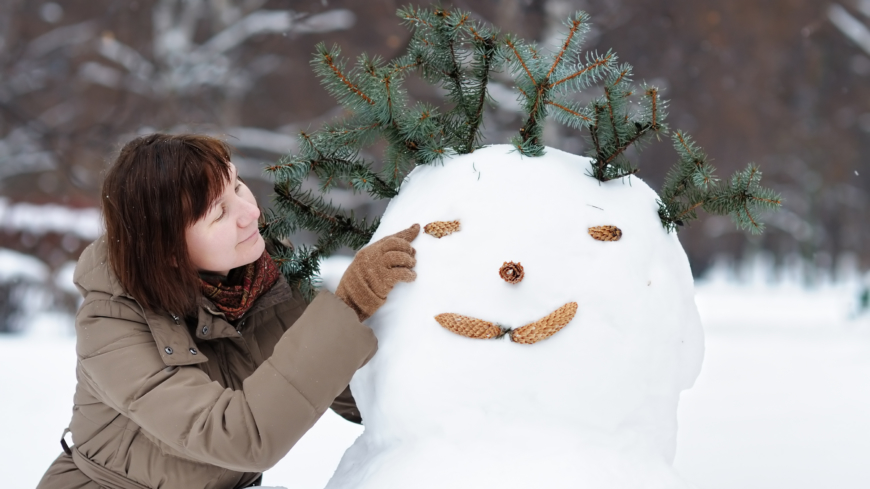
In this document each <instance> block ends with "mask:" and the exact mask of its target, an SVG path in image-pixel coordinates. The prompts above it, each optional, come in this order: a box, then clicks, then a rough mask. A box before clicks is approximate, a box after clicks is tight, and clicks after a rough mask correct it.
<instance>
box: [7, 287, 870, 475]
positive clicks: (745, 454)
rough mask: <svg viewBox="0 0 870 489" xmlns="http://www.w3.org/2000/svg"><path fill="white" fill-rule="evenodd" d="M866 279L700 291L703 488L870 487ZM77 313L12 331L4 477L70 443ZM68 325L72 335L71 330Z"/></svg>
mask: <svg viewBox="0 0 870 489" xmlns="http://www.w3.org/2000/svg"><path fill="white" fill-rule="evenodd" d="M854 291H855V289H854V288H851V287H846V286H840V287H835V286H829V287H823V288H820V289H816V290H814V291H807V290H805V289H801V288H798V287H794V286H786V285H780V286H775V287H771V286H763V285H755V286H745V285H744V286H735V285H730V284H728V283H725V282H722V281H716V280H712V281H708V282H707V283H704V284H701V285H699V286H698V289H697V302H698V306H699V309H700V310H701V316H702V318H703V320H704V325H705V329H706V333H707V356H706V359H705V362H704V368H703V371H702V372H701V376H700V377H699V378H698V381H697V383H696V385H695V387H694V388H693V389H692V390H690V391H687V392H685V393H684V394H683V397H682V402H681V405H680V412H679V420H680V432H679V445H678V449H677V460H676V465H677V467H678V468H679V470H680V471H681V472H682V473H683V474H684V475H685V476H686V478H688V479H689V480H691V481H693V482H694V483H695V484H697V485H698V487H699V488H702V489H726V488H727V489H735V488H739V489H778V488H788V489H821V488H831V487H833V488H837V489H853V488H854V489H858V488H862V489H863V488H867V487H870V463H867V461H868V460H870V318H868V317H866V315H865V317H863V318H858V319H855V318H850V317H849V316H850V311H853V310H854V300H855V297H854V295H855V294H854ZM70 320H71V319H70V318H68V317H65V316H57V315H51V314H42V315H40V316H38V317H37V318H35V319H34V322H33V323H32V327H31V329H30V330H29V332H28V333H27V335H25V336H15V337H10V336H6V337H3V336H0V359H2V360H0V361H2V366H3V368H2V370H0V392H2V393H3V402H0V440H2V441H3V443H0V473H2V474H3V479H4V480H3V483H2V487H10V488H28V487H34V486H35V485H36V483H37V481H38V480H39V478H40V476H41V475H42V473H43V471H44V470H45V468H46V467H47V466H48V464H49V463H50V461H51V460H52V459H53V458H54V457H55V456H57V454H58V453H59V452H60V445H59V443H58V439H59V438H60V434H61V432H62V431H63V428H64V427H65V426H66V423H67V421H68V419H69V412H70V403H71V399H72V395H73V388H74V386H75V376H74V373H73V366H74V365H73V364H74V361H75V355H74V350H73V348H74V339H73V338H72V337H71V336H70V333H69V329H68V328H69V326H68V325H69V321H70ZM58 332H61V333H62V334H58ZM360 432H361V429H360V428H359V427H357V426H355V425H352V424H350V423H348V422H345V421H344V420H342V419H341V418H339V417H338V416H336V415H334V414H332V413H328V414H327V415H326V416H324V418H323V419H322V420H321V421H320V422H319V423H318V424H317V425H316V426H315V427H314V429H313V430H312V431H311V432H309V433H308V434H307V435H306V436H305V438H303V440H302V441H301V442H300V443H299V444H298V445H297V446H296V447H295V448H294V449H293V451H292V452H291V453H290V455H288V456H287V457H286V458H285V459H284V460H283V461H282V462H281V463H280V464H279V465H278V466H277V467H275V468H274V469H272V470H271V471H269V472H267V473H266V478H265V482H266V483H267V484H271V485H282V486H286V487H288V488H290V489H297V488H298V489H320V488H322V487H323V486H324V485H325V483H326V481H327V480H328V479H329V476H330V475H331V471H332V470H333V469H334V467H335V466H336V465H337V464H338V461H339V459H340V457H341V455H342V453H343V451H344V449H345V448H346V447H347V446H348V445H350V444H351V443H352V442H353V440H354V439H355V438H356V436H358V435H359V433H360Z"/></svg>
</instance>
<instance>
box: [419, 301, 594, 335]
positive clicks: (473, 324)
mask: <svg viewBox="0 0 870 489" xmlns="http://www.w3.org/2000/svg"><path fill="white" fill-rule="evenodd" d="M575 314H577V303H576V302H569V303H567V304H565V305H564V306H562V307H560V308H558V309H556V310H555V311H553V312H552V313H550V314H548V315H547V316H544V317H543V318H541V319H539V320H537V321H535V322H533V323H529V324H527V325H525V326H522V327H519V328H516V329H512V328H507V327H504V326H501V325H499V324H495V323H491V322H489V321H484V320H482V319H477V318H473V317H470V316H462V315H460V314H454V313H444V314H439V315H437V316H435V320H436V321H438V324H440V325H441V326H444V327H445V328H446V329H448V330H450V331H452V332H454V333H456V334H458V335H462V336H465V337H466V338H473V339H482V340H486V339H495V338H501V337H502V336H504V335H509V336H510V339H511V341H513V342H514V343H520V344H524V345H531V344H533V343H537V342H539V341H541V340H545V339H547V338H549V337H551V336H553V335H554V334H556V333H558V332H559V331H561V330H562V328H564V327H565V326H567V325H568V323H570V322H571V320H572V319H574V315H575Z"/></svg>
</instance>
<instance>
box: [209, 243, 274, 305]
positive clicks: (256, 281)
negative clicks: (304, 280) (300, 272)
mask: <svg viewBox="0 0 870 489" xmlns="http://www.w3.org/2000/svg"><path fill="white" fill-rule="evenodd" d="M279 274H280V271H279V270H278V267H277V266H276V265H275V262H274V261H272V257H270V256H269V253H268V252H266V251H264V252H263V255H262V256H261V257H260V258H258V259H257V261H255V262H253V263H249V264H247V265H245V266H243V267H239V268H234V269H232V270H230V273H229V275H228V276H227V277H226V279H225V280H221V279H220V278H219V277H216V276H206V277H201V278H200V282H201V285H202V295H204V296H205V297H207V298H208V299H210V300H211V301H212V302H214V305H215V306H216V307H217V308H218V310H219V311H220V312H222V313H224V314H225V315H226V317H227V320H228V321H235V320H237V319H239V318H240V317H242V316H243V315H244V314H245V313H246V312H248V310H249V309H250V308H251V306H252V305H254V301H256V300H257V298H258V297H260V296H261V295H263V294H265V293H266V292H268V291H269V289H271V288H272V286H273V285H275V282H277V281H278V275H279Z"/></svg>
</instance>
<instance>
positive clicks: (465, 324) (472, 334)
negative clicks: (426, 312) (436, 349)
mask: <svg viewBox="0 0 870 489" xmlns="http://www.w3.org/2000/svg"><path fill="white" fill-rule="evenodd" d="M435 320H436V321H438V324H440V325H441V326H444V327H445V328H447V329H449V330H450V331H452V332H454V333H456V334H458V335H462V336H465V337H466V338H474V339H480V340H486V339H492V338H500V337H501V336H504V333H505V330H504V329H502V328H501V326H499V325H497V324H493V323H490V322H488V321H484V320H482V319H476V318H472V317H468V316H461V315H459V314H453V313H445V314H439V315H437V316H435Z"/></svg>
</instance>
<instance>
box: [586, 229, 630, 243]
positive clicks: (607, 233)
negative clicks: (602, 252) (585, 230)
mask: <svg viewBox="0 0 870 489" xmlns="http://www.w3.org/2000/svg"><path fill="white" fill-rule="evenodd" d="M589 236H592V237H593V238H595V239H597V240H598V241H619V238H621V237H622V230H621V229H619V228H618V227H616V226H595V227H591V228H589Z"/></svg>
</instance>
